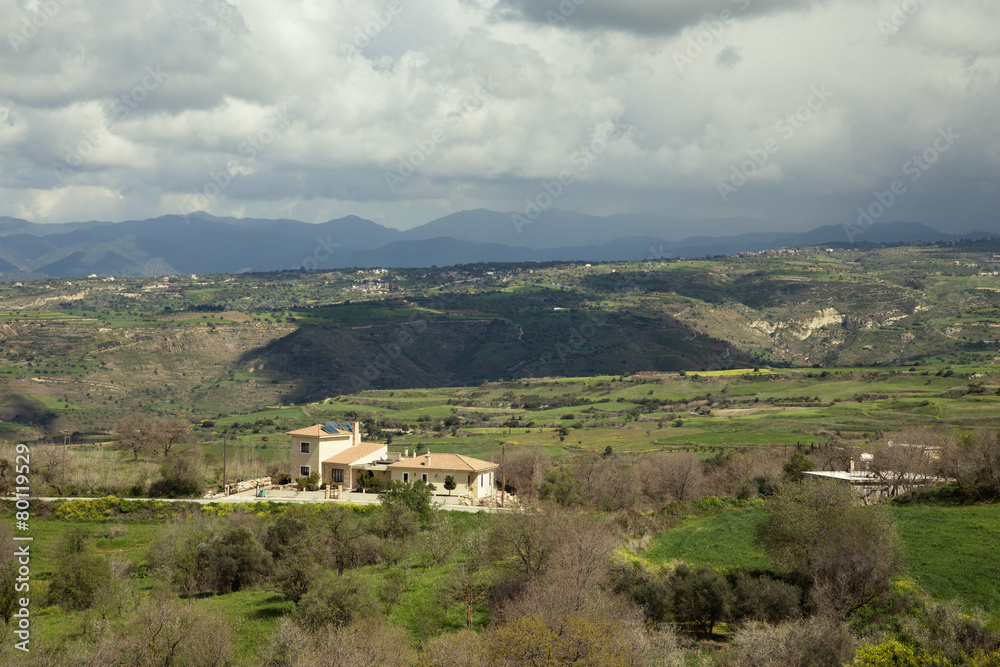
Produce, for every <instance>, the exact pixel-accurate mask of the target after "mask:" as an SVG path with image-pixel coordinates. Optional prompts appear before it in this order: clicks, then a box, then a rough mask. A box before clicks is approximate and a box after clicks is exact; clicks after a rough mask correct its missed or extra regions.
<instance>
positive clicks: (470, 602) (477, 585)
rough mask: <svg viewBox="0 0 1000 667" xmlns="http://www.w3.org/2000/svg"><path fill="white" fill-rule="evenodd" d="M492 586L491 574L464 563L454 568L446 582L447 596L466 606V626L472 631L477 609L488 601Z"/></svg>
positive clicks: (472, 564)
mask: <svg viewBox="0 0 1000 667" xmlns="http://www.w3.org/2000/svg"><path fill="white" fill-rule="evenodd" d="M490 585H491V581H490V576H489V573H488V572H486V571H484V570H481V569H480V568H478V567H476V565H475V564H474V563H462V564H461V565H459V566H457V567H455V568H452V571H451V573H450V574H449V576H448V580H447V581H446V582H445V587H444V590H445V592H446V595H447V596H448V597H450V598H452V599H455V600H458V601H459V602H461V603H462V604H463V605H465V625H466V627H467V628H469V629H470V630H471V629H472V620H473V615H474V612H475V607H476V605H477V604H482V603H483V602H485V601H486V599H487V597H488V596H489V592H490Z"/></svg>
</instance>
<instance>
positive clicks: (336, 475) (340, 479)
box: [332, 468, 344, 484]
mask: <svg viewBox="0 0 1000 667" xmlns="http://www.w3.org/2000/svg"><path fill="white" fill-rule="evenodd" d="M332 472H333V483H334V484H343V483H344V471H343V470H342V469H341V468H334V469H333V471H332Z"/></svg>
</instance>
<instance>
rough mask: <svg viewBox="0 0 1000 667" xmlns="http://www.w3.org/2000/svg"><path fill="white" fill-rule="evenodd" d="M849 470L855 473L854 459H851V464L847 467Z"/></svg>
mask: <svg viewBox="0 0 1000 667" xmlns="http://www.w3.org/2000/svg"><path fill="white" fill-rule="evenodd" d="M847 472H849V473H851V474H852V475H853V474H854V459H851V464H850V466H849V467H848V468H847Z"/></svg>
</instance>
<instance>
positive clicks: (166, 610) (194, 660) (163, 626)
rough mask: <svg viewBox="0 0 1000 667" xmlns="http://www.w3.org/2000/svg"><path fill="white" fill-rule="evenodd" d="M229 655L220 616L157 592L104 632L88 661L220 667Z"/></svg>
mask: <svg viewBox="0 0 1000 667" xmlns="http://www.w3.org/2000/svg"><path fill="white" fill-rule="evenodd" d="M232 656H233V644H232V632H231V631H230V629H229V624H228V623H227V622H226V620H225V619H224V618H223V617H222V615H221V614H219V613H215V614H212V613H207V612H204V611H202V610H200V609H199V608H198V607H195V606H192V605H190V604H184V603H182V602H178V601H176V600H170V599H167V598H166V597H165V596H163V595H159V596H156V597H154V598H152V599H149V600H148V601H146V602H143V603H142V604H140V606H139V608H138V609H137V610H136V613H135V615H134V616H133V617H131V620H130V622H127V623H125V624H123V625H121V626H120V627H119V628H118V629H117V630H116V631H115V632H108V633H106V634H105V635H104V636H103V637H102V638H101V640H100V641H99V643H98V645H97V647H96V648H95V655H94V656H93V661H92V662H91V663H88V664H95V665H99V664H103V665H135V666H136V667H161V666H166V665H192V666H197V667H224V666H225V665H229V664H232Z"/></svg>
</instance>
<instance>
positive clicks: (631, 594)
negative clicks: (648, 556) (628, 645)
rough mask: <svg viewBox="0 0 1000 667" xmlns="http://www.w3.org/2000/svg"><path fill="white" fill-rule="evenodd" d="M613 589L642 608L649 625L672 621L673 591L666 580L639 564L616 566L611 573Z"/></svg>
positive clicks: (628, 563) (629, 563) (630, 563)
mask: <svg viewBox="0 0 1000 667" xmlns="http://www.w3.org/2000/svg"><path fill="white" fill-rule="evenodd" d="M609 578H610V580H611V589H612V590H613V591H614V592H615V593H617V594H619V595H624V596H625V597H627V598H628V599H630V600H632V602H634V603H636V604H637V605H639V606H640V607H642V612H643V616H644V618H645V621H646V622H647V623H663V622H664V621H667V620H669V619H670V616H671V609H672V607H673V601H674V600H673V591H672V589H671V587H670V585H669V583H668V582H667V580H666V578H664V577H659V576H657V575H656V574H654V573H653V572H650V571H648V570H645V569H643V568H642V566H641V565H640V564H639V563H634V562H627V563H623V564H620V565H616V566H615V567H613V568H612V569H611V572H610V573H609Z"/></svg>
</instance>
